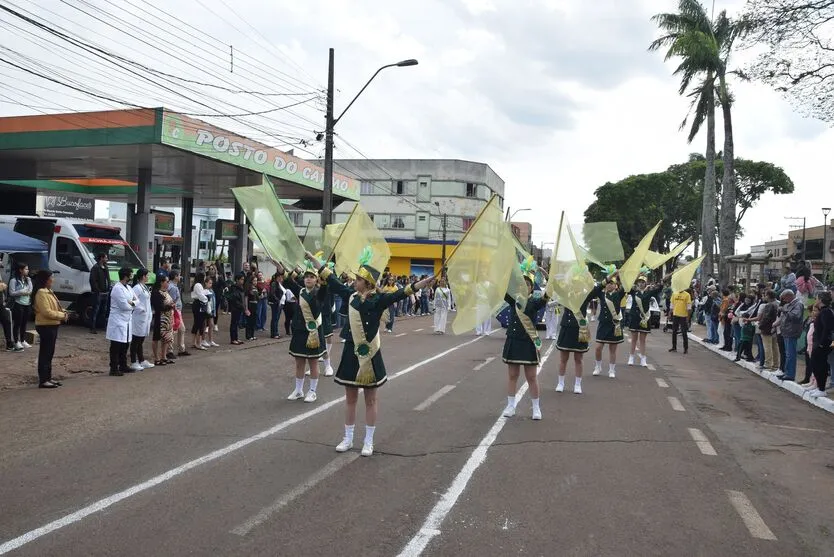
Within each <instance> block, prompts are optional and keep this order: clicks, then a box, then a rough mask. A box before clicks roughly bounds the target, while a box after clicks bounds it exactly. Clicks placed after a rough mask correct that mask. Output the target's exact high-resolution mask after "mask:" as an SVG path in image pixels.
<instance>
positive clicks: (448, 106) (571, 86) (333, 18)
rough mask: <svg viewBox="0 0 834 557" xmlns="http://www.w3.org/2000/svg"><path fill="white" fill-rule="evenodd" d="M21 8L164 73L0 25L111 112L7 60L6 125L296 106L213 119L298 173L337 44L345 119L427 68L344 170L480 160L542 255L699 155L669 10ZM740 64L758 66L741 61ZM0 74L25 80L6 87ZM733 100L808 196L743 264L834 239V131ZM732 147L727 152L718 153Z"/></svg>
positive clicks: (441, 5)
mask: <svg viewBox="0 0 834 557" xmlns="http://www.w3.org/2000/svg"><path fill="white" fill-rule="evenodd" d="M706 1H707V2H709V0H706ZM12 4H17V5H18V6H19V7H21V8H24V10H25V11H24V10H21V11H24V13H25V14H28V15H29V16H31V17H33V18H35V19H38V20H40V21H42V22H43V21H45V22H49V23H52V24H57V25H60V26H61V29H63V30H64V31H65V32H68V33H71V34H73V35H75V36H78V37H81V38H83V39H85V40H88V41H92V42H94V43H95V44H96V45H98V46H100V47H103V48H104V49H106V50H107V51H108V52H113V53H115V54H120V55H122V56H125V57H129V58H130V59H131V60H134V61H139V62H141V63H143V64H145V65H147V66H148V67H150V68H151V69H152V70H154V71H155V72H157V73H153V74H148V73H143V75H145V78H139V77H137V75H136V74H120V70H116V69H113V68H109V69H108V67H107V65H106V64H110V62H107V61H102V60H101V59H92V58H91V57H90V56H89V55H85V54H82V53H79V52H78V51H77V50H74V49H73V47H68V46H67V45H66V43H64V42H62V40H60V39H56V38H55V37H54V36H47V35H45V34H44V33H43V32H42V31H35V30H33V28H32V27H31V25H30V24H27V23H24V22H22V21H21V20H19V19H16V18H14V17H12V16H9V15H2V16H0V26H2V27H3V28H4V30H8V31H10V32H12V33H13V34H14V36H15V37H16V38H15V40H13V41H4V43H6V44H8V45H10V46H11V47H12V48H13V50H14V52H13V53H9V52H8V51H7V50H6V51H4V54H8V55H10V56H11V58H10V59H11V60H16V61H17V62H19V63H20V65H23V66H24V67H28V68H40V71H41V73H47V74H48V75H53V76H54V75H60V76H61V78H62V79H64V78H65V79H67V80H70V79H75V80H77V82H78V83H81V84H82V85H83V87H82V88H83V89H85V90H86V89H93V90H94V91H97V92H98V93H101V94H104V96H107V97H109V100H102V99H95V98H92V97H90V96H89V94H87V93H85V92H79V91H75V90H67V89H66V88H65V87H63V86H61V85H58V84H55V83H54V82H45V81H43V79H42V78H40V77H37V76H33V75H32V74H31V73H29V74H21V73H20V70H17V69H13V68H10V67H8V65H5V66H4V64H2V63H0V82H3V83H2V84H0V114H3V115H10V114H24V113H31V112H33V111H41V112H51V111H56V110H62V109H66V108H71V109H78V110H82V109H83V110H93V109H100V108H115V107H118V106H119V102H128V103H132V104H137V105H144V106H148V105H151V106H158V105H160V104H164V105H165V106H168V107H171V108H174V109H178V110H182V111H187V112H192V113H198V114H199V113H220V112H225V113H234V112H244V111H256V110H264V109H269V108H274V107H276V106H278V105H281V106H283V105H285V104H290V102H295V101H296V100H300V101H306V102H304V103H303V104H301V105H299V106H297V107H294V108H292V109H290V110H291V112H290V111H280V112H272V113H270V114H268V115H266V116H264V117H247V118H236V119H233V120H229V119H224V118H217V119H213V118H210V117H205V118H203V119H206V120H210V121H212V122H213V123H217V124H219V125H222V126H224V127H226V128H228V129H233V130H236V131H241V132H243V133H245V134H246V135H248V136H250V137H253V138H256V139H260V140H264V141H266V142H269V143H272V144H278V143H282V144H285V147H284V148H289V147H290V146H291V147H295V148H296V149H297V151H296V153H297V154H299V155H301V156H318V155H320V154H321V153H322V152H323V146H322V144H321V143H320V142H316V141H315V132H316V131H319V130H320V129H321V128H322V127H323V124H322V123H321V122H322V120H323V114H322V112H321V109H322V101H321V97H320V95H316V94H315V91H316V90H320V89H321V88H323V87H324V83H325V82H326V72H327V49H328V48H329V47H333V48H335V49H336V82H337V89H338V93H337V98H336V107H337V112H338V111H340V109H341V108H343V107H344V106H345V104H346V103H347V102H348V101H349V100H350V98H352V96H353V94H354V93H355V92H356V91H357V90H358V89H359V88H360V87H361V86H362V84H363V83H364V81H365V80H366V79H367V78H368V76H370V74H372V73H373V72H374V71H375V70H376V68H377V67H379V66H380V65H382V64H385V63H389V62H394V61H397V60H400V59H404V58H417V59H418V60H419V62H420V64H419V66H416V67H410V68H394V69H391V70H388V71H386V72H385V73H384V74H381V75H380V76H379V77H378V78H377V80H376V82H375V83H374V84H373V86H372V87H370V88H369V89H368V91H367V92H366V93H365V94H364V95H363V96H362V98H361V99H360V100H359V101H358V102H357V103H356V104H355V105H354V106H353V108H351V111H350V112H349V114H348V116H346V117H345V118H344V120H343V121H342V122H340V123H339V126H338V134H339V138H338V139H337V154H336V156H337V157H344V158H348V157H349V158H356V157H359V156H361V155H359V154H358V153H357V150H358V152H359V153H361V154H362V155H365V156H368V157H370V158H461V159H468V160H475V161H482V162H486V163H488V164H489V165H490V166H491V167H492V168H493V169H494V170H495V171H496V172H497V173H498V174H499V175H500V176H501V177H502V178H503V179H504V180H505V181H506V184H507V189H506V204H508V205H509V206H511V207H513V208H522V207H533V206H535V207H536V209H535V211H533V212H528V213H526V215H525V218H526V219H527V220H530V221H531V222H532V223H533V240H534V241H535V242H536V243H539V242H547V241H552V238H553V237H554V236H555V228H556V223H557V220H556V219H554V215H555V214H558V212H559V211H560V210H562V209H564V210H566V211H567V212H568V215H569V217H570V219H571V220H572V221H573V222H579V221H581V219H582V214H583V211H584V210H585V208H586V207H587V206H588V205H589V204H590V203H591V202H592V201H593V199H594V196H593V192H594V190H595V189H596V188H597V187H599V186H600V185H602V184H604V183H605V182H606V181H616V180H619V179H621V178H624V177H626V176H628V175H630V174H638V173H644V172H652V171H659V170H663V169H665V168H666V167H667V166H669V165H670V164H673V163H676V162H681V161H683V160H685V159H686V157H687V154H688V153H690V152H693V151H703V147H704V141H705V140H704V138H703V136H701V137H698V138H696V140H695V142H694V143H693V144H692V145H688V144H687V143H686V137H685V134H684V133H682V132H679V131H678V125H679V123H680V122H681V120H682V119H683V117H684V116H685V114H686V111H687V108H688V102H687V100H685V99H682V98H680V97H679V96H678V95H677V85H678V82H677V79H676V78H674V77H673V76H672V75H671V72H672V69H673V67H672V65H671V64H664V63H663V59H662V54H659V53H654V54H651V53H648V52H647V50H646V47H647V46H648V44H649V43H650V42H651V40H652V39H653V38H655V36H656V30H655V28H654V26H653V25H652V23H651V22H650V17H651V16H652V15H653V14H655V13H658V12H663V11H673V10H674V9H675V6H676V4H677V2H675V1H673V0H594V1H592V2H590V1H588V0H538V1H534V0H424V1H423V2H419V3H413V2H390V1H386V0H363V1H361V2H357V1H351V0H301V1H289V0H281V1H277V2H276V1H273V0H238V1H237V2H234V3H233V2H232V0H193V1H192V0H187V1H186V0H168V1H166V2H164V3H163V2H162V1H161V0H150V1H148V2H143V1H142V0H116V1H115V2H113V3H109V2H108V3H105V2H103V1H101V0H72V1H70V0H68V1H67V2H63V1H59V0H44V1H41V2H38V4H39V5H40V7H38V8H34V7H32V6H31V4H33V3H31V2H23V0H16V1H14V2H12ZM73 6H74V7H73ZM742 6H743V1H741V0H732V1H730V0H716V6H715V8H716V10H721V9H727V10H728V11H729V12H730V13H731V14H732V13H736V12H738V10H739V9H740V8H741V7H742ZM143 22H144V23H143ZM185 22H187V23H188V24H189V25H190V26H191V27H189V26H186V25H185ZM15 26H17V27H15ZM10 36H11V35H10ZM58 44H63V45H64V48H67V50H66V51H62V50H61V48H58V47H57V46H56V45H58ZM228 45H232V46H233V47H234V50H235V53H236V54H235V64H236V67H235V73H234V74H232V73H229V69H230V67H229V64H230V61H229V60H228V58H229V56H228V50H229V46H228ZM21 55H22V56H24V57H23V58H21V57H20V56H21ZM3 57H5V56H2V57H0V58H3ZM33 60H34V61H35V62H39V63H41V64H42V65H40V66H35V65H33V64H35V62H33ZM737 62H738V63H739V64H742V63H743V62H744V55H743V54H742V55H740V56H739V57H738V58H737ZM43 64H45V65H43ZM59 71H60V73H50V72H59ZM158 72H166V73H170V74H171V75H175V76H178V77H186V78H188V79H191V80H192V81H200V82H211V83H214V84H223V85H224V86H226V87H227V88H229V89H232V88H233V87H231V85H235V87H234V89H247V90H255V91H256V92H266V91H267V90H268V91H271V92H273V93H279V92H280V93H284V94H286V93H292V94H291V95H286V96H284V97H280V96H273V97H269V98H267V97H265V96H263V95H255V94H240V93H234V94H233V93H229V92H227V91H224V90H220V89H219V88H217V87H214V88H212V87H207V86H202V85H198V84H194V83H190V82H189V83H186V82H184V81H182V80H175V79H172V78H166V77H164V76H162V75H161V74H160V73H158ZM219 74H222V75H219ZM119 75H123V77H118V78H117V77H115V76H119ZM3 76H5V77H6V78H10V77H18V78H20V79H17V80H15V81H13V82H11V83H12V84H11V85H10V81H9V80H8V79H3ZM148 76H150V77H152V78H153V80H151V79H148ZM221 78H222V79H221ZM24 79H25V81H24ZM734 87H735V96H736V106H735V113H734V120H735V122H734V124H735V138H736V154H737V155H738V156H741V157H744V158H749V159H754V160H765V161H770V162H773V163H775V164H777V165H779V166H782V167H783V168H784V169H785V170H786V171H787V173H788V174H789V175H790V176H791V177H792V178H793V180H794V182H795V184H796V193H795V194H794V195H792V196H782V197H778V198H777V197H775V196H768V197H765V198H764V199H763V200H762V201H761V202H760V204H759V206H758V207H756V208H755V209H754V210H752V211H749V212H748V214H747V216H746V217H745V220H744V221H743V226H744V228H745V230H746V231H747V236H746V237H745V238H744V239H743V240H742V241H741V242H740V243H739V250H746V249H747V248H749V246H750V245H752V244H757V243H761V242H764V241H766V240H770V239H777V238H779V237H780V235H781V234H784V233H786V232H787V230H788V224H789V223H788V222H787V221H785V220H784V219H783V217H785V216H800V217H801V216H807V217H808V219H809V225H811V224H813V225H818V224H822V213H821V211H820V207H822V205H825V204H827V205H831V203H830V201H831V200H830V199H829V200H828V202H827V203H826V202H824V201H822V200H821V193H822V192H823V191H831V189H830V186H829V185H827V184H826V180H829V179H831V178H830V175H831V173H830V170H829V169H830V157H831V155H830V153H831V152H832V147H834V132H832V130H830V129H829V128H828V126H826V125H825V124H823V123H821V122H817V121H814V120H809V119H805V118H803V117H802V116H800V115H799V114H797V113H796V112H794V111H793V109H792V107H791V106H790V105H789V104H788V103H787V101H785V100H783V99H782V98H780V96H779V95H778V94H776V93H774V92H772V91H771V90H769V89H768V88H766V87H764V86H761V85H758V84H736V85H735V86H734ZM307 93H309V96H305V94H307ZM718 128H719V130H720V121H719V125H718ZM722 141H723V140H722V137H721V136H720V135H719V137H718V138H717V142H718V144H719V146H720V145H721V143H722ZM337 170H338V169H337ZM545 207H547V209H545ZM649 224H650V223H647V227H648V225H649Z"/></svg>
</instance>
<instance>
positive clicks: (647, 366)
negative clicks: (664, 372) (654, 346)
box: [646, 364, 657, 371]
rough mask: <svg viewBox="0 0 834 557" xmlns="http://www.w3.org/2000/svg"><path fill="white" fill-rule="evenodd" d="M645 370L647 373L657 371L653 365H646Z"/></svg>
mask: <svg viewBox="0 0 834 557" xmlns="http://www.w3.org/2000/svg"><path fill="white" fill-rule="evenodd" d="M646 369H648V370H649V371H657V368H656V367H654V364H646Z"/></svg>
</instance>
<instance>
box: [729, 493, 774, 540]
mask: <svg viewBox="0 0 834 557" xmlns="http://www.w3.org/2000/svg"><path fill="white" fill-rule="evenodd" d="M727 496H728V497H729V498H730V503H732V504H733V507H735V509H736V512H738V514H739V516H741V520H743V521H744V525H745V526H747V530H749V531H750V535H751V536H753V537H754V538H758V539H760V540H775V539H776V536H774V535H773V532H772V531H771V530H770V528H768V527H767V524H765V522H764V520H762V517H761V516H760V515H759V513H758V512H757V511H756V508H755V507H754V506H753V503H751V502H750V499H748V498H747V495H745V494H744V493H742V492H740V491H730V490H728V491H727Z"/></svg>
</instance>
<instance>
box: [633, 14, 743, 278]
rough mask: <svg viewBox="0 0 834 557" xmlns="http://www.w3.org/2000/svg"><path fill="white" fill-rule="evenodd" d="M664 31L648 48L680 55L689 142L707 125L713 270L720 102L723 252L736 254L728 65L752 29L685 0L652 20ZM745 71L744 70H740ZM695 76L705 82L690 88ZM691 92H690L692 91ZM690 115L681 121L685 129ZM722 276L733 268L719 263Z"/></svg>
mask: <svg viewBox="0 0 834 557" xmlns="http://www.w3.org/2000/svg"><path fill="white" fill-rule="evenodd" d="M652 20H653V21H654V22H655V23H657V25H658V27H659V28H660V29H661V30H662V31H663V32H664V33H665V34H664V35H663V36H661V37H660V38H659V39H657V40H655V41H654V42H652V44H651V45H649V50H658V49H660V48H661V47H668V50H667V51H666V60H667V61H668V60H669V59H670V58H680V59H681V63H680V65H679V66H678V68H677V69H676V70H675V72H674V74H675V75H680V76H681V86H680V90H679V93H680V94H685V93H686V94H687V95H688V96H690V97H691V98H692V104H691V106H690V115H691V116H692V125H691V127H690V130H689V136H688V141H689V142H690V143H691V142H692V140H693V139H694V138H695V136H696V135H697V134H698V132H699V131H700V129H701V126H702V125H703V123H704V121H706V123H707V150H706V160H707V166H706V172H705V174H704V198H703V205H702V207H703V210H702V218H701V231H702V246H703V251H704V253H705V254H707V257H706V258H705V265H704V266H705V267H706V268H707V269H708V270H709V271H712V269H713V268H714V266H713V260H712V255H713V253H714V246H715V225H716V220H715V104H716V100H717V102H718V103H719V104H720V106H721V112H722V116H723V120H724V152H723V156H724V174H723V176H722V180H721V214H720V216H719V219H718V225H719V232H720V233H719V253H721V254H722V255H725V256H727V255H732V254H733V253H734V252H735V237H736V230H737V223H736V217H735V215H736V184H735V168H734V162H735V158H734V155H735V153H734V151H735V149H734V143H733V120H732V112H731V108H732V100H733V99H732V94H731V93H730V90H729V87H728V85H727V76H728V74H730V73H738V72H729V71H728V69H727V68H728V65H729V59H730V53H731V52H732V49H733V44H734V42H735V40H736V39H737V38H739V37H740V36H742V35H743V34H744V33H746V32H747V31H748V30H749V25H748V23H747V21H746V20H744V19H742V20H739V21H733V20H731V19H730V18H728V17H727V12H726V11H722V12H721V13H719V14H718V17H717V18H716V19H715V21H712V20H711V19H710V18H709V17H707V14H706V10H705V9H704V6H703V5H701V3H700V2H699V1H698V0H680V2H679V3H678V13H674V14H658V15H656V16H654V17H653V18H652ZM739 75H740V74H739ZM696 77H698V78H700V82H699V83H698V84H697V85H696V86H695V87H693V88H691V89H690V85H691V83H692V81H693V79H695V78H696ZM687 91H688V92H687ZM688 119H689V115H688V116H687V118H685V119H684V121H683V123H682V124H681V128H682V129H683V128H684V127H685V126H686V124H687V120H688ZM719 269H720V273H719V274H720V280H721V283H722V284H726V283H727V282H728V280H729V268H727V267H726V266H725V265H722V264H721V262H720V261H719Z"/></svg>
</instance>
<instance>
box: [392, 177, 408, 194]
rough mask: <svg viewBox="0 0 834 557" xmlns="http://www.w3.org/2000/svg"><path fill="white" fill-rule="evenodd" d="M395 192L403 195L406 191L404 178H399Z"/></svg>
mask: <svg viewBox="0 0 834 557" xmlns="http://www.w3.org/2000/svg"><path fill="white" fill-rule="evenodd" d="M393 193H395V194H397V195H403V194H404V193H405V183H404V182H403V181H402V180H397V184H396V186H395V188H394V192H393Z"/></svg>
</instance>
